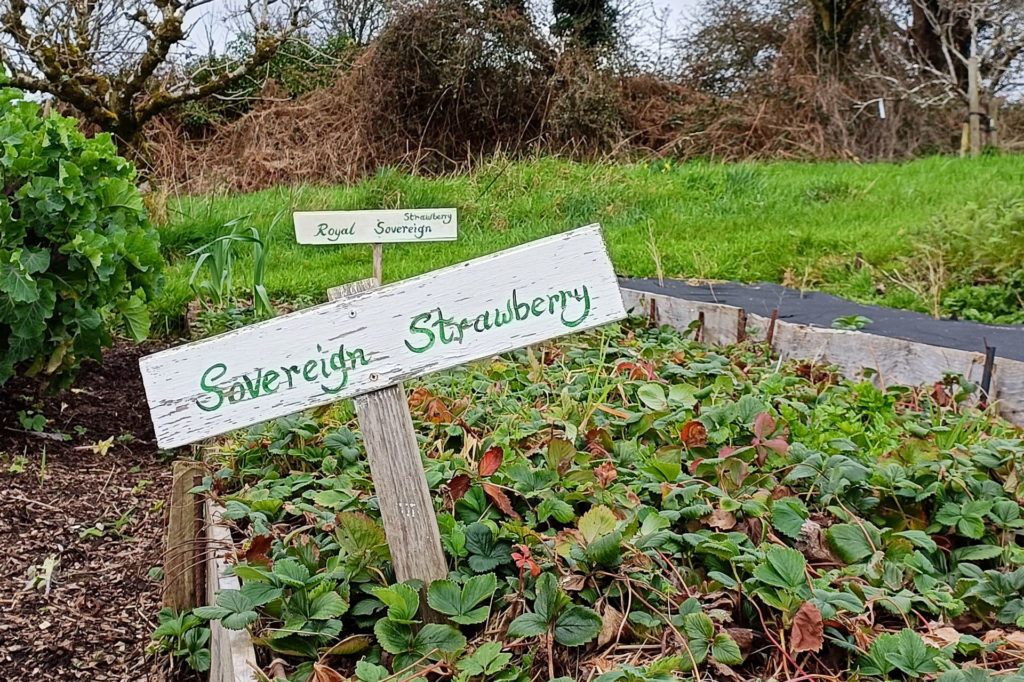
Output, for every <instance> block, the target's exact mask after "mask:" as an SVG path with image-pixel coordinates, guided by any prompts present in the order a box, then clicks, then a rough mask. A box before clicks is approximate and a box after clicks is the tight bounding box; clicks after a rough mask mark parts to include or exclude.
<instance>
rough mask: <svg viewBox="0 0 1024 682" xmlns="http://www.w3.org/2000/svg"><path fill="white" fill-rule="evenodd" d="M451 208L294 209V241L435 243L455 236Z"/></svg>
mask: <svg viewBox="0 0 1024 682" xmlns="http://www.w3.org/2000/svg"><path fill="white" fill-rule="evenodd" d="M458 217H459V216H458V211H457V210H456V209H454V208H410V209H401V210H394V211H298V212H296V213H294V214H292V218H293V220H294V221H295V240H296V241H297V242H298V243H299V244H383V243H387V242H438V241H452V240H454V239H456V238H457V237H458Z"/></svg>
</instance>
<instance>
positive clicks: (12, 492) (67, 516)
mask: <svg viewBox="0 0 1024 682" xmlns="http://www.w3.org/2000/svg"><path fill="white" fill-rule="evenodd" d="M145 352H148V351H147V350H146V349H143V350H140V349H138V348H135V347H129V346H119V347H117V348H114V349H111V350H110V351H108V352H107V353H105V356H104V362H103V364H102V365H99V364H98V363H94V362H90V363H88V364H87V365H86V366H84V367H83V370H82V373H81V375H80V377H79V379H78V380H77V381H76V383H75V389H74V390H73V391H63V392H61V393H58V394H56V395H45V394H40V393H38V392H37V388H36V386H34V385H33V384H31V383H29V382H26V381H21V380H12V381H11V382H8V384H7V385H6V386H4V387H3V388H2V389H0V491H2V495H0V614H2V615H0V680H4V681H5V682H10V681H13V680H96V681H101V680H154V681H164V680H181V679H185V678H183V677H180V676H179V677H175V673H174V672H173V671H171V669H170V666H169V664H168V661H167V659H166V657H162V656H147V655H146V648H147V646H148V645H149V643H150V633H151V632H152V631H153V629H154V628H155V627H156V612H157V611H158V610H159V609H160V582H159V580H157V579H154V578H152V577H149V572H150V569H151V568H153V567H159V566H160V564H161V561H162V551H163V546H162V545H163V535H164V532H165V528H166V519H165V511H164V506H165V505H166V499H167V495H168V492H169V490H170V482H171V474H170V466H169V463H168V462H167V461H166V460H162V459H161V458H160V456H159V455H158V453H157V449H156V443H155V440H154V437H153V429H152V425H151V423H150V419H149V413H148V411H147V407H146V400H145V394H144V392H143V388H142V380H141V377H140V376H139V369H138V359H139V357H140V356H141V355H143V354H144V353H145ZM39 407H41V409H39ZM33 410H35V411H37V412H41V413H42V414H43V415H45V417H46V418H47V420H48V421H47V423H46V425H45V427H43V430H42V432H38V431H34V430H31V428H30V429H26V428H25V426H24V425H23V423H22V421H23V420H22V419H21V418H19V412H22V413H24V417H25V418H31V416H32V415H31V414H30V411H33ZM37 426H38V425H31V424H30V427H37ZM60 434H65V435H66V436H70V438H69V439H67V440H64V439H63V438H62V436H61V435H60ZM111 437H112V438H113V442H112V443H111V444H110V445H109V448H108V449H106V452H103V450H104V449H105V446H104V444H103V443H102V441H106V440H107V439H109V438H111ZM97 444H98V445H97ZM44 452H45V467H44V466H43V461H44ZM18 469H22V470H21V471H18ZM89 529H92V530H91V531H90V530H89ZM48 558H49V559H56V560H58V561H59V565H58V566H57V568H56V570H55V571H54V572H53V575H52V579H51V581H50V585H49V593H48V594H47V591H46V586H45V585H44V584H41V585H39V586H32V585H30V584H29V572H30V569H31V568H32V567H33V566H39V567H41V566H42V565H43V564H44V562H45V561H46V560H47V559H48ZM37 570H38V569H37Z"/></svg>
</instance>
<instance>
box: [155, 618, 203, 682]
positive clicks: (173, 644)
mask: <svg viewBox="0 0 1024 682" xmlns="http://www.w3.org/2000/svg"><path fill="white" fill-rule="evenodd" d="M157 619H158V620H159V622H160V625H159V626H157V628H156V630H154V631H153V635H152V637H153V639H154V640H155V648H156V650H157V651H162V652H165V653H169V654H171V655H172V656H174V657H175V658H180V659H183V660H184V661H185V663H186V664H188V666H189V667H190V668H192V669H193V670H196V671H198V672H206V671H207V670H209V669H210V648H209V643H210V628H208V627H205V626H204V625H203V623H204V620H203V618H201V617H199V616H197V615H195V614H194V613H192V612H190V611H183V612H180V613H179V612H177V611H175V610H174V609H171V608H163V609H160V612H159V613H158V614H157Z"/></svg>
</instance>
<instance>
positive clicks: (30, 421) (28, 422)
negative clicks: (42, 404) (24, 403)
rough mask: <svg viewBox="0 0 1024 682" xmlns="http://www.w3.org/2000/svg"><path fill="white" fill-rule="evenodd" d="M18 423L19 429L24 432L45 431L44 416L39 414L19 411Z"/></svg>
mask: <svg viewBox="0 0 1024 682" xmlns="http://www.w3.org/2000/svg"><path fill="white" fill-rule="evenodd" d="M18 423H19V424H21V428H23V429H25V430H26V431H34V432H36V433H41V432H42V431H43V430H45V429H46V416H45V415H43V414H40V413H39V412H32V411H31V410H29V411H27V412H26V411H25V410H20V411H19V412H18Z"/></svg>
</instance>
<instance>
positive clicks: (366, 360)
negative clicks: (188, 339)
mask: <svg viewBox="0 0 1024 682" xmlns="http://www.w3.org/2000/svg"><path fill="white" fill-rule="evenodd" d="M625 316H626V312H625V309H624V307H623V303H622V297H621V295H620V293H619V285H618V280H617V279H616V277H615V271H614V270H613V269H612V263H611V260H610V258H609V256H608V251H607V249H606V247H605V244H604V240H603V239H602V238H601V228H600V226H598V225H591V226H589V227H583V228H579V229H576V230H572V231H569V232H565V233H563V234H559V235H555V236H552V237H547V238H545V239H540V240H537V241H534V242H530V243H527V244H523V245H521V246H517V247H514V248H511V249H508V250H506V251H501V252H499V253H495V254H492V255H489V256H484V257H482V258H477V259H475V260H471V261H467V262H465V263H460V264H458V265H454V266H451V267H448V268H444V269H442V270H437V271H435V272H431V273H428V274H425V275H421V276H419V277H414V278H412V279H408V280H404V281H401V282H396V283H394V284H391V285H388V286H385V287H382V288H379V289H373V290H370V291H364V292H361V293H358V294H354V295H352V296H349V297H346V298H344V299H342V300H338V301H332V302H329V303H324V304H322V305H318V306H314V307H312V308H307V309H305V310H301V311H298V312H295V313H291V314H289V315H283V316H281V317H277V318H274V319H272V320H267V321H265V322H260V323H257V324H253V325H250V326H247V327H243V328H242V329H237V330H234V331H231V332H228V333H226V334H221V335H219V336H215V337H212V338H209V339H205V340H203V341H198V342H195V343H190V344H187V345H184V346H179V347H178V348H172V349H170V350H166V351H162V352H160V353H155V354H153V355H149V356H146V357H144V358H142V359H141V360H140V362H139V365H140V367H141V370H142V378H143V382H144V383H145V387H146V397H147V400H148V402H149V408H150V411H151V413H152V418H153V424H154V426H155V428H156V435H157V442H158V443H159V445H160V447H162V448H171V447H176V446H179V445H184V444H186V443H191V442H193V441H197V440H201V439H203V438H208V437H210V436H216V435H218V434H221V433H225V432H227V431H231V430H233V429H237V428H241V427H244V426H249V425H251V424H256V423H259V422H262V421H265V420H267V419H272V418H274V417H280V416H284V415H287V414H291V413H294V412H298V411H300V410H303V409H306V408H311V407H316V406H319V405H325V404H327V403H331V402H334V401H337V400H340V399H342V398H347V397H351V396H355V395H359V394H363V393H368V392H371V391H376V390H379V389H381V388H384V387H386V386H390V385H394V384H396V383H398V382H400V381H403V380H405V379H409V378H412V377H416V376H420V375H423V374H427V373H430V372H436V371H439V370H443V369H447V368H450V367H454V366H457V365H461V364H464V363H467V362H470V361H472V360H478V359H480V358H486V357H490V356H493V355H497V354H499V353H504V352H505V351H509V350H513V349H515V348H521V347H523V346H528V345H530V344H534V343H538V342H540V341H545V340H547V339H551V338H554V337H557V336H562V335H564V334H568V333H571V332H578V331H583V330H585V329H591V328H594V327H598V326H600V325H603V324H607V323H609V322H614V321H616V320H620V319H622V318H624V317H625Z"/></svg>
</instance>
